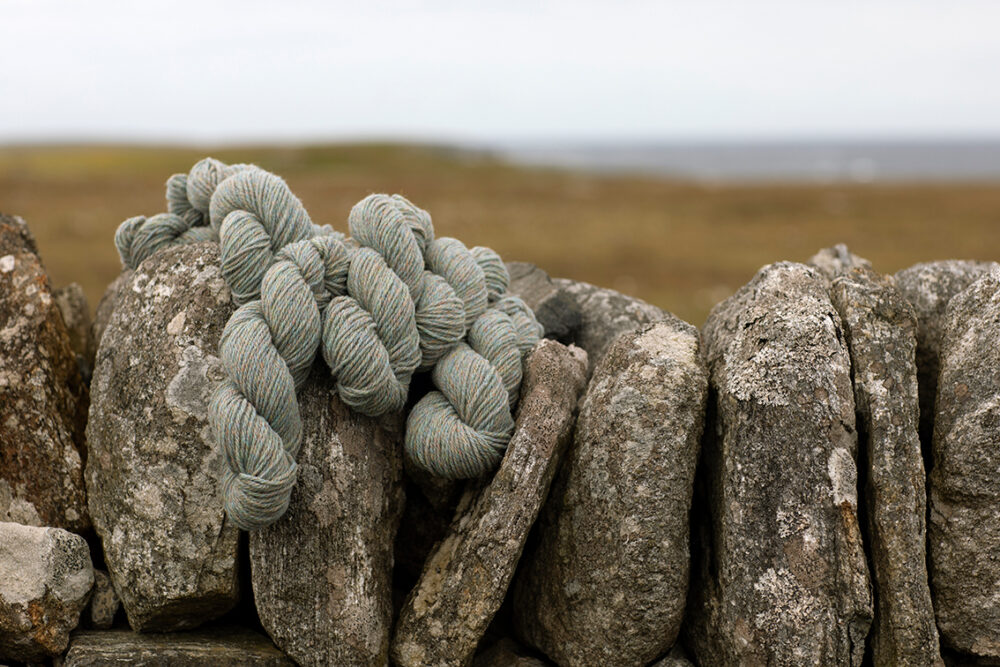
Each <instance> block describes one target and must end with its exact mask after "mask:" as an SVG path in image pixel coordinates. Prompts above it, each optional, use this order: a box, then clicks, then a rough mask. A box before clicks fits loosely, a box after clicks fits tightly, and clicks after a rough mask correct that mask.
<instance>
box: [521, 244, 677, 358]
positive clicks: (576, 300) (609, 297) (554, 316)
mask: <svg viewBox="0 0 1000 667" xmlns="http://www.w3.org/2000/svg"><path fill="white" fill-rule="evenodd" d="M507 271H508V273H510V292H511V293H513V294H516V295H518V296H520V297H521V298H522V299H524V301H525V303H527V304H528V306H529V307H530V308H531V309H532V310H534V311H535V317H536V318H537V319H538V321H539V322H540V323H541V324H542V326H543V327H544V328H545V335H546V337H548V338H554V339H556V340H558V341H560V342H562V343H565V344H567V345H568V344H570V343H572V344H574V345H577V346H578V347H581V348H583V350H584V351H585V352H586V353H587V356H588V358H589V359H590V366H589V370H588V373H589V372H590V371H593V369H594V368H595V367H596V366H597V364H598V362H600V360H601V358H602V357H603V356H604V353H605V351H607V349H608V346H609V345H611V342H612V341H613V340H614V339H615V338H616V337H617V336H618V335H619V334H622V333H624V332H625V331H634V330H635V329H638V328H639V327H640V326H642V325H644V324H650V323H652V322H658V321H660V320H662V319H664V318H665V317H666V313H665V312H664V311H662V310H660V309H659V308H657V307H656V306H654V305H652V304H649V303H646V302H645V301H642V300H640V299H636V298H634V297H630V296H627V295H625V294H621V293H620V292H616V291H614V290H610V289H604V288H603V287H596V286H594V285H591V284H589V283H584V282H577V281H574V280H567V279H565V278H550V277H549V275H548V274H547V273H545V272H544V271H543V270H542V269H539V268H538V267H537V266H535V265H534V264H528V263H526V262H508V263H507Z"/></svg>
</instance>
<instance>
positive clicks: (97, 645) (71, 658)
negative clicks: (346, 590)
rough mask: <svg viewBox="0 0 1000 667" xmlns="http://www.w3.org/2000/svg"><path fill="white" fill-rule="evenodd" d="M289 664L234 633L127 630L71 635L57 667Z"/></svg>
mask: <svg viewBox="0 0 1000 667" xmlns="http://www.w3.org/2000/svg"><path fill="white" fill-rule="evenodd" d="M294 664H295V663H293V662H292V661H291V660H289V659H288V657H287V656H285V655H284V654H282V653H281V651H279V650H278V649H276V648H275V647H274V644H272V643H271V641H270V640H269V639H268V638H267V637H265V636H264V635H261V634H259V633H256V632H252V631H250V630H246V629H244V628H237V627H222V628H212V629H210V630H197V631H195V632H179V633H175V634H141V635H140V634H136V633H134V632H129V631H128V630H112V631H110V632H107V631H106V632H99V631H93V630H90V631H85V632H78V633H76V634H74V635H73V639H72V641H71V642H70V647H69V652H68V653H67V654H66V660H65V662H64V663H63V667H105V666H106V665H130V666H134V667H160V666H161V665H170V667H244V665H246V666H247V667H292V666H293V665H294Z"/></svg>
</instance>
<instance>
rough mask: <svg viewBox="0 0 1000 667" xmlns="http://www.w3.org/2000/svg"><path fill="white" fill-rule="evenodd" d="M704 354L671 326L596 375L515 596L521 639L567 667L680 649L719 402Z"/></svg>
mask: <svg viewBox="0 0 1000 667" xmlns="http://www.w3.org/2000/svg"><path fill="white" fill-rule="evenodd" d="M699 348H700V345H699V336H698V330H697V329H695V328H694V327H693V326H691V325H690V324H687V323H685V322H682V321H681V320H678V319H677V318H674V317H672V316H671V317H670V318H669V319H667V320H664V321H662V322H658V323H655V324H649V325H646V326H644V327H641V328H640V329H639V330H638V331H636V332H634V333H626V334H623V335H622V336H620V337H619V338H618V339H617V340H616V341H615V342H614V343H613V344H612V345H611V347H610V348H609V350H608V352H607V354H606V355H605V357H604V359H603V360H602V361H601V362H600V363H599V364H598V365H597V368H596V369H595V370H594V375H593V378H592V379H591V382H590V386H589V388H588V389H587V394H586V398H585V399H584V401H583V405H582V408H581V410H580V417H579V419H578V420H577V425H576V432H575V436H574V441H573V444H572V446H571V447H570V449H569V451H568V452H567V455H566V459H565V461H564V463H563V464H562V466H561V468H560V471H559V475H558V478H557V480H556V482H555V484H554V485H553V487H552V492H551V494H550V496H549V499H548V501H547V502H546V504H545V508H544V509H543V511H542V514H541V517H540V518H539V521H538V528H537V530H536V532H537V534H538V543H537V546H536V548H535V550H534V551H533V552H532V553H531V554H528V555H526V557H525V559H524V564H523V566H522V570H521V572H520V574H519V575H518V579H517V582H516V587H515V597H514V610H515V611H514V617H515V624H516V627H517V632H518V635H519V636H520V637H521V639H522V640H523V641H524V642H525V643H527V644H529V645H532V646H535V647H536V648H538V649H539V650H541V651H542V652H543V653H545V654H546V655H547V656H548V657H549V658H551V659H552V660H554V661H555V662H556V663H558V664H560V665H565V666H566V667H573V666H577V665H579V666H583V665H608V666H614V665H622V666H625V665H645V664H648V663H649V662H650V661H652V660H653V659H655V658H656V657H657V656H660V655H663V653H664V652H665V651H667V649H669V648H670V647H671V645H673V643H674V640H675V639H676V638H677V633H678V631H679V630H680V624H681V619H682V617H683V614H684V604H685V600H686V595H687V587H688V572H689V558H690V553H689V542H688V532H689V531H688V513H689V510H690V508H691V496H692V487H693V483H694V471H695V465H696V463H697V460H698V451H699V442H700V440H701V435H702V429H703V425H704V418H705V401H706V396H707V393H708V373H707V371H706V369H705V364H704V361H703V360H702V357H701V350H700V349H699Z"/></svg>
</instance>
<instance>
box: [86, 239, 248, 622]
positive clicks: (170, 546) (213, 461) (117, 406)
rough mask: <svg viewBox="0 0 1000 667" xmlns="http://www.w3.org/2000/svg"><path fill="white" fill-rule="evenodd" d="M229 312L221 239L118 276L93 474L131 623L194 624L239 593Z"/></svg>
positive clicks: (97, 397) (90, 430)
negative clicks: (226, 421)
mask: <svg viewBox="0 0 1000 667" xmlns="http://www.w3.org/2000/svg"><path fill="white" fill-rule="evenodd" d="M232 312H233V306H232V305H231V303H230V293H229V289H228V288H227V287H226V284H225V281H224V279H223V277H222V272H221V269H220V268H219V250H218V245H216V244H214V243H199V244H193V245H185V246H177V247H174V248H170V249H168V250H164V251H162V252H159V253H157V254H156V255H154V256H153V257H150V258H149V259H147V260H146V261H145V262H143V263H142V264H140V265H139V267H138V268H137V269H136V271H134V272H133V273H132V274H130V275H129V276H128V279H127V280H126V281H125V283H124V284H122V285H120V286H119V290H118V296H117V303H116V305H115V308H114V311H113V313H112V314H111V315H110V319H109V322H108V324H107V327H106V328H105V329H104V331H103V334H102V337H101V342H100V344H99V348H98V354H97V360H96V364H95V369H94V377H93V380H92V383H91V395H92V398H93V400H92V401H91V408H90V420H89V422H88V424H87V440H88V445H89V448H90V453H89V457H88V459H87V469H86V479H87V490H88V502H89V506H90V512H91V515H92V516H93V518H94V526H95V528H96V529H97V533H98V535H99V536H100V537H101V540H102V544H103V548H104V557H105V561H106V563H107V567H108V572H109V574H110V576H111V579H112V581H113V582H114V584H115V589H116V590H117V591H118V593H119V594H120V595H121V598H122V600H121V601H122V605H123V606H124V607H125V612H126V614H127V615H128V619H129V624H130V625H131V626H132V628H133V629H134V630H137V631H143V630H156V631H168V630H177V629H186V628H193V627H195V626H197V625H199V624H201V623H204V622H205V621H208V620H211V619H213V618H217V617H218V616H221V615H222V614H224V613H225V612H226V611H228V610H229V609H230V608H232V607H233V605H235V604H236V602H237V600H238V599H239V586H238V581H237V579H238V576H237V574H238V571H239V567H238V562H237V539H238V531H237V529H236V527H235V526H233V525H232V524H230V523H229V522H228V521H227V520H226V517H225V512H224V510H223V501H222V494H221V490H220V484H219V480H220V478H221V475H222V469H223V465H224V463H223V458H222V453H221V452H219V451H218V450H217V448H216V446H215V444H214V440H213V437H212V433H211V428H210V426H209V423H208V400H209V397H210V396H211V393H212V390H213V388H214V385H215V383H216V382H218V381H219V380H221V379H222V377H223V376H224V371H223V369H222V364H221V361H220V360H219V358H218V357H217V356H216V353H217V348H218V344H219V338H220V336H221V335H222V330H223V328H224V327H225V324H226V321H227V320H228V319H229V316H230V314H231V313H232Z"/></svg>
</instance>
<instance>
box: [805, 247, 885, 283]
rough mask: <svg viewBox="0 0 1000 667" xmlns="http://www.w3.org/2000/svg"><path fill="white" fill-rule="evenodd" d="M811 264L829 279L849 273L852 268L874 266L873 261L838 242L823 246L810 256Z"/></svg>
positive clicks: (869, 267)
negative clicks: (828, 246) (830, 245)
mask: <svg viewBox="0 0 1000 667" xmlns="http://www.w3.org/2000/svg"><path fill="white" fill-rule="evenodd" d="M808 264H809V266H812V267H814V268H816V270H817V271H819V272H820V273H822V274H823V275H824V276H825V277H826V279H827V280H830V281H833V280H834V279H835V278H837V277H838V276H843V275H847V274H848V273H850V272H851V269H860V268H867V269H871V268H872V263H871V262H869V261H868V260H867V259H865V258H864V257H859V256H857V255H855V254H854V253H853V252H851V251H850V250H849V249H848V247H847V246H846V245H844V244H843V243H838V244H837V245H835V246H833V247H831V248H823V249H822V250H820V251H819V252H818V253H816V254H815V255H813V256H812V257H810V258H809V262H808Z"/></svg>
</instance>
